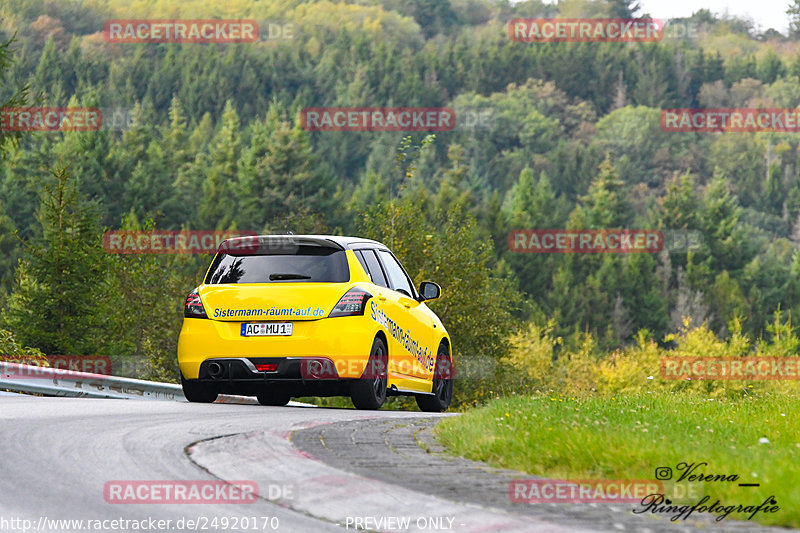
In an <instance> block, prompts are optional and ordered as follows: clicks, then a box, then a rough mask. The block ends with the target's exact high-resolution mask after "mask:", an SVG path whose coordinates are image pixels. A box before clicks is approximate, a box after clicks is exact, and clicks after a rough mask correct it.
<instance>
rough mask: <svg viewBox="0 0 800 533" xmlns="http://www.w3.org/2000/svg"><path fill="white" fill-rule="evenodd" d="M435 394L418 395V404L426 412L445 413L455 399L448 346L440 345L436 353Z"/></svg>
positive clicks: (434, 371) (434, 370)
mask: <svg viewBox="0 0 800 533" xmlns="http://www.w3.org/2000/svg"><path fill="white" fill-rule="evenodd" d="M432 392H433V394H420V395H418V396H417V405H418V406H419V408H420V410H422V411H425V412H426V413H443V412H445V411H447V408H448V407H450V402H451V401H452V400H453V364H452V361H451V360H450V355H449V354H448V353H447V347H446V346H444V345H442V346H440V347H439V353H438V354H436V367H435V368H434V369H433V390H432Z"/></svg>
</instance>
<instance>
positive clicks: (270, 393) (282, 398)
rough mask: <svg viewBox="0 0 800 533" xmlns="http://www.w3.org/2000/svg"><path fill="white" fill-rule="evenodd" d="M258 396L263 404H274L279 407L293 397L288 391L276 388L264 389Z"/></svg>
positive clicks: (259, 401)
mask: <svg viewBox="0 0 800 533" xmlns="http://www.w3.org/2000/svg"><path fill="white" fill-rule="evenodd" d="M256 398H258V403H260V404H261V405H273V406H277V407H280V406H282V405H286V404H287V403H289V400H290V399H291V397H290V396H289V395H288V394H287V393H285V392H281V391H276V390H262V391H261V392H259V393H258V394H257V395H256Z"/></svg>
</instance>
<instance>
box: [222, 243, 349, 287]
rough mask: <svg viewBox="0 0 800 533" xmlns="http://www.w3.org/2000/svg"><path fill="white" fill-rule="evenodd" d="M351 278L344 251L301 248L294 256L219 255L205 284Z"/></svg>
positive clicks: (319, 280) (331, 280)
mask: <svg viewBox="0 0 800 533" xmlns="http://www.w3.org/2000/svg"><path fill="white" fill-rule="evenodd" d="M349 279H350V272H349V270H348V268H347V258H346V256H345V253H344V251H343V250H335V249H333V248H325V247H321V246H299V247H298V248H297V250H296V253H293V254H271V255H229V254H224V253H223V254H218V255H217V257H216V258H215V259H214V263H213V264H212V265H211V269H210V270H209V271H208V275H207V276H206V283H208V284H212V285H217V284H223V283H298V282H306V281H307V282H334V283H340V282H344V281H348V280H349Z"/></svg>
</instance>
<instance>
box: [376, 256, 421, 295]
mask: <svg viewBox="0 0 800 533" xmlns="http://www.w3.org/2000/svg"><path fill="white" fill-rule="evenodd" d="M379 253H380V254H381V263H383V266H384V267H385V268H386V275H387V276H388V277H389V288H390V289H394V290H396V291H397V290H401V289H402V290H404V291H406V293H407V294H408V295H409V296H413V295H414V289H412V288H411V283H409V281H408V278H407V277H406V274H405V272H403V267H401V266H400V263H398V262H397V259H395V258H394V256H393V255H392V254H390V253H389V252H385V251H383V250H379Z"/></svg>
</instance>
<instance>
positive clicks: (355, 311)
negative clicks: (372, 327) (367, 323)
mask: <svg viewBox="0 0 800 533" xmlns="http://www.w3.org/2000/svg"><path fill="white" fill-rule="evenodd" d="M370 298H372V295H371V294H370V293H368V292H367V291H365V290H364V289H360V288H358V287H353V288H352V289H350V290H349V291H347V292H346V293H345V294H344V296H342V298H341V299H340V300H339V303H337V304H336V305H335V306H334V307H333V310H331V312H330V314H329V315H328V318H333V317H337V316H358V315H363V314H364V310H365V309H366V308H367V300H369V299H370Z"/></svg>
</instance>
